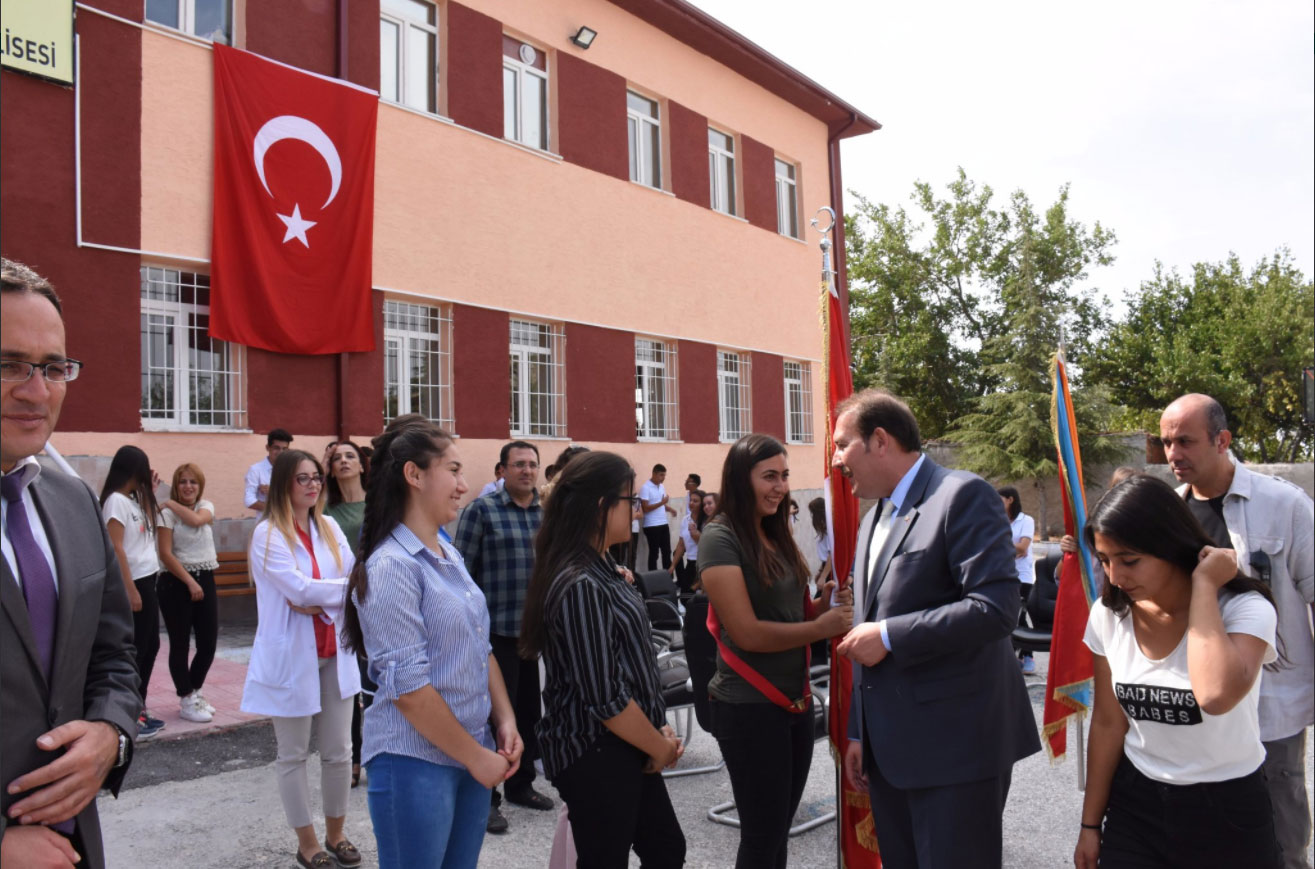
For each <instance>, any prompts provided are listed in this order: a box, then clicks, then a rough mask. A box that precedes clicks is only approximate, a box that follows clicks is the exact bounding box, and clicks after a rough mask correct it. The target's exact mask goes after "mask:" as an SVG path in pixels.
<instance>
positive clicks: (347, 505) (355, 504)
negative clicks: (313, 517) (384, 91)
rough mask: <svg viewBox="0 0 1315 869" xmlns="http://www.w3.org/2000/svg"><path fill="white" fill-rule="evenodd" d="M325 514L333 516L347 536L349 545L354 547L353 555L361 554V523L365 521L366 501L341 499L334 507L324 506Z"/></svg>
mask: <svg viewBox="0 0 1315 869" xmlns="http://www.w3.org/2000/svg"><path fill="white" fill-rule="evenodd" d="M324 515H325V516H330V517H332V518H333V521H335V522H337V523H338V527H339V528H341V529H342V533H343V536H344V537H346V538H347V545H348V546H350V547H351V548H352V555H356V556H359V555H360V554H361V524H362V523H363V522H365V502H364V501H341V502H339V503H337V504H334V505H333V506H332V507H325V508H324Z"/></svg>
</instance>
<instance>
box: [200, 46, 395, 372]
mask: <svg viewBox="0 0 1315 869" xmlns="http://www.w3.org/2000/svg"><path fill="white" fill-rule="evenodd" d="M214 55H215V189H214V200H215V202H214V228H213V235H212V236H211V251H210V257H211V261H212V264H211V274H210V332H211V334H212V335H214V337H216V338H222V339H223V340H225V341H234V342H237V343H239V344H246V345H248V346H251V347H260V348H263V349H265V350H274V351H276V352H279V353H305V354H312V353H343V352H349V351H367V350H373V349H374V318H373V316H372V315H371V312H370V286H371V257H372V248H373V244H374V138H375V136H374V133H375V118H376V116H377V114H378V110H379V99H378V95H377V94H375V93H374V92H373V91H369V90H366V89H364V88H361V87H358V86H356V85H354V84H350V83H348V82H343V81H339V80H336V79H329V78H324V77H322V76H318V75H314V74H312V73H308V72H303V71H300V70H296V69H293V68H292V67H289V66H284V65H283V64H281V63H276V62H274V61H272V60H267V59H265V58H263V57H260V56H258V55H255V54H251V53H250V52H246V51H238V50H237V49H234V48H228V47H226V46H222V45H216V46H215V47H214Z"/></svg>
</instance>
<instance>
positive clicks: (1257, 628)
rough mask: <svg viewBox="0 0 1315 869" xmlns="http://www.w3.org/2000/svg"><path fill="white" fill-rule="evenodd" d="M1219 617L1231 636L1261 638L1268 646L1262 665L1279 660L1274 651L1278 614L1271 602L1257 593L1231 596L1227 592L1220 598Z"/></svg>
mask: <svg viewBox="0 0 1315 869" xmlns="http://www.w3.org/2000/svg"><path fill="white" fill-rule="evenodd" d="M1219 615H1220V617H1221V618H1222V619H1223V622H1224V630H1225V631H1226V632H1227V633H1230V634H1249V635H1250V636H1253V637H1259V638H1260V639H1262V640H1264V641H1265V643H1266V644H1267V645H1268V648H1267V649H1266V650H1265V657H1264V658H1263V659H1262V661H1261V663H1264V664H1269V663H1272V662H1273V661H1276V660H1278V652H1277V651H1275V649H1274V635H1275V632H1276V631H1277V629H1278V613H1277V612H1275V611H1274V607H1273V606H1272V605H1271V604H1270V602H1269V601H1267V600H1265V599H1264V598H1263V597H1261V596H1260V595H1259V594H1257V593H1256V592H1247V593H1246V594H1229V593H1227V592H1225V593H1224V594H1222V595H1220V598H1219Z"/></svg>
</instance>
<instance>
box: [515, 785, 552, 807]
mask: <svg viewBox="0 0 1315 869" xmlns="http://www.w3.org/2000/svg"><path fill="white" fill-rule="evenodd" d="M507 802H509V803H513V804H515V805H518V806H524V807H525V808H527V809H537V810H538V811H540V812H546V811H548V810H549V809H551V808H552V807H553V806H554V805H555V804H554V803H553V801H552V797H546V796H544V795H543V794H541V793H539V792H538V791H536V790H535V789H534V788H532V787H530V786H528V785H526V786H525V788H524V789H522V790H518V791H513V790H511V789H510V788H508V789H507Z"/></svg>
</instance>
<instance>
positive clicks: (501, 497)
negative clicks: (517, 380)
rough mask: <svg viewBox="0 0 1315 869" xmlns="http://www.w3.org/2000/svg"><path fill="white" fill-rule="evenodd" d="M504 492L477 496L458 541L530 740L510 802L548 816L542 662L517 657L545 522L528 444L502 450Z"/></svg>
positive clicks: (497, 828)
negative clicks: (541, 770) (538, 768)
mask: <svg viewBox="0 0 1315 869" xmlns="http://www.w3.org/2000/svg"><path fill="white" fill-rule="evenodd" d="M500 459H501V464H502V466H503V468H504V473H503V479H504V480H505V481H506V482H505V483H504V484H503V487H502V488H501V489H499V490H497V491H495V492H491V493H490V494H488V495H485V496H483V497H482V498H476V499H475V500H474V501H472V502H471V503H470V504H469V505H468V506H467V507H466V509H465V510H463V511H462V513H461V518H460V519H459V520H458V521H457V536H456V540H455V541H454V542H455V544H456V547H457V549H459V550H460V551H461V556H462V558H464V559H465V560H466V569H467V570H469V571H470V576H471V578H472V579H474V580H475V584H476V585H478V586H479V587H480V588H481V589H483V590H484V597H485V599H486V600H487V602H488V607H489V643H490V645H491V646H492V647H493V657H494V658H496V659H497V662H498V668H499V669H500V670H502V679H503V681H504V682H506V684H507V696H508V697H510V698H511V702H512V704H513V705H514V706H515V709H516V729H517V730H519V731H520V734H521V739H522V740H524V742H525V753H524V755H522V757H521V765H520V769H518V770H517V771H516V774H515V775H513V776H512V777H511V778H509V779H508V780H507V782H506V785H505V787H506V790H507V800H508V801H509V802H512V803H515V804H516V805H518V806H526V807H528V808H531V809H540V810H543V811H546V810H548V809H551V808H552V807H553V801H552V799H551V798H549V797H547V796H544V795H543V794H541V793H539V792H538V791H536V790H535V789H534V788H533V787H532V784H533V782H534V774H535V773H534V761H535V759H536V758H537V757H538V756H539V746H538V743H537V742H536V741H535V739H534V725H535V724H536V723H537V722H538V720H539V709H540V704H539V662H538V661H537V660H535V661H526V660H523V659H522V658H521V657H520V654H519V653H518V652H517V649H516V644H517V641H518V638H519V636H520V631H521V611H522V610H523V609H524V608H525V592H526V590H527V589H528V588H529V586H530V571H531V570H532V569H533V567H534V535H535V534H537V533H538V532H539V526H540V525H541V524H543V510H542V509H541V508H540V506H539V492H538V488H537V484H538V482H539V451H538V450H537V449H536V448H535V447H534V445H533V444H528V443H526V442H525V441H512V442H511V443H509V444H506V445H505V446H503V448H502V453H501V456H500ZM501 803H502V797H501V795H499V794H498V789H497V788H494V789H493V801H492V805H490V806H489V821H488V831H489V832H490V833H504V832H506V830H507V819H506V818H505V817H504V816H503V814H502V811H501V810H500V808H499V806H500V805H501Z"/></svg>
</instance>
